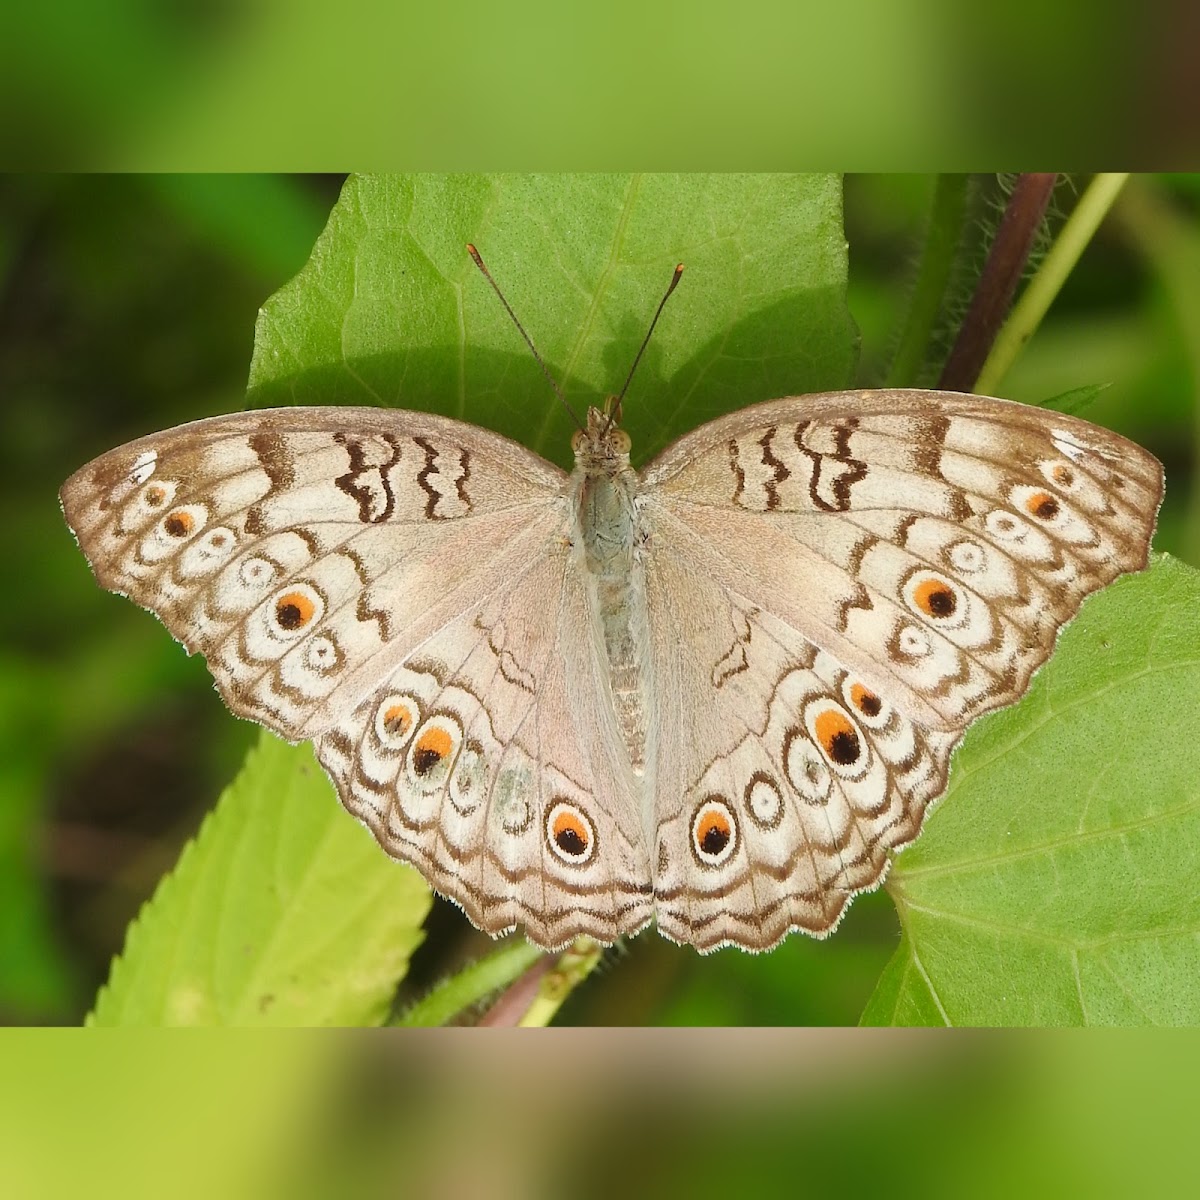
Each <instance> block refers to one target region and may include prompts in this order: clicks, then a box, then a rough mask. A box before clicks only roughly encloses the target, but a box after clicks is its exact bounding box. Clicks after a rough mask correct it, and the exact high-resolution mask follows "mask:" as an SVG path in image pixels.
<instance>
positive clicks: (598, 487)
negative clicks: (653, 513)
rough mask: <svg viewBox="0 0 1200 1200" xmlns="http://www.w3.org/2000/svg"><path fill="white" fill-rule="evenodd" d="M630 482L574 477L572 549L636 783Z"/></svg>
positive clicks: (640, 674) (639, 581)
mask: <svg viewBox="0 0 1200 1200" xmlns="http://www.w3.org/2000/svg"><path fill="white" fill-rule="evenodd" d="M636 487H637V476H636V474H635V473H634V471H633V470H632V469H631V468H630V467H629V465H628V460H627V459H626V460H625V462H624V463H614V464H608V465H607V466H606V468H603V469H599V470H595V469H593V470H588V469H580V470H579V471H578V473H577V476H576V497H577V502H576V510H575V511H576V522H577V529H576V544H577V546H578V550H579V554H580V556H581V559H582V562H583V566H584V569H585V572H586V576H587V579H588V584H589V586H588V596H589V602H590V604H591V607H592V613H593V615H594V617H595V620H596V621H597V623H598V624H599V626H600V630H601V632H602V634H603V638H604V652H605V653H604V656H605V660H606V665H607V667H608V684H609V692H610V695H611V698H612V705H613V713H614V715H615V716H616V720H617V726H618V728H619V729H620V732H621V740H622V742H623V743H624V745H625V749H626V751H627V752H628V754H629V762H630V765H631V766H632V767H633V770H634V772H635V773H636V774H637V775H641V774H642V772H643V771H644V769H645V765H646V698H645V695H644V693H643V687H644V682H645V678H646V673H645V662H646V655H645V647H646V645H647V641H646V625H645V615H646V598H645V585H644V582H643V577H642V573H641V569H640V566H639V565H638V563H637V561H636V558H635V555H634V546H635V543H636V540H637V510H636V507H635V505H634V492H635V489H636Z"/></svg>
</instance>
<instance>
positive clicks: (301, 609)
mask: <svg viewBox="0 0 1200 1200" xmlns="http://www.w3.org/2000/svg"><path fill="white" fill-rule="evenodd" d="M564 478H565V477H564V476H563V475H562V473H561V472H560V471H558V470H557V468H555V467H552V466H551V465H550V464H548V463H546V462H544V461H543V460H542V459H540V458H538V457H537V456H536V455H534V454H532V453H530V452H529V451H527V450H525V449H524V448H523V447H521V446H518V445H516V444H515V443H513V442H510V441H508V440H507V439H506V438H502V437H500V436H499V435H497V434H493V433H489V432H487V431H485V430H481V429H478V428H476V427H474V426H470V425H466V424H463V423H462V422H458V421H453V420H449V419H447V418H443V417H437V416H431V415H429V414H426V413H414V412H402V411H398V410H382V409H352V408H308V409H306V408H289V409H276V410H264V411H259V412H247V413H241V414H238V415H235V416H229V417H217V418H213V419H211V420H205V421H198V422H195V423H194V424H190V425H184V426H181V427H179V428H177V429H172V430H168V431H166V432H164V433H160V434H155V435H152V436H150V437H145V438H141V439H139V440H138V441H135V442H131V443H130V444H128V445H126V446H122V447H120V448H118V449H116V450H113V451H110V452H109V453H107V454H105V455H102V456H101V457H100V458H98V459H96V460H95V461H94V462H92V463H89V464H88V465H87V466H85V467H83V468H82V469H81V470H79V471H78V472H76V473H75V474H74V475H73V476H72V477H71V478H70V479H69V480H67V482H66V483H65V484H64V485H63V488H62V492H61V500H62V505H63V511H64V513H65V515H66V518H67V522H68V524H69V525H70V527H71V529H72V530H73V531H74V533H75V536H76V538H77V539H78V541H79V545H80V548H81V549H82V550H83V552H84V554H85V555H86V556H87V559H88V562H89V563H90V564H91V567H92V570H93V572H94V573H95V575H96V578H97V580H98V581H99V582H100V583H101V584H102V585H103V586H104V587H106V588H109V589H110V590H112V591H116V592H120V593H122V594H125V595H128V596H129V597H131V598H132V599H133V600H135V601H136V602H137V603H138V604H141V605H142V606H143V607H145V608H148V609H150V610H151V611H152V612H154V613H155V614H156V615H157V616H158V617H159V618H160V619H161V620H162V621H163V623H164V624H165V625H166V626H167V628H168V629H169V630H170V631H171V633H172V634H173V635H174V636H175V637H176V638H178V639H179V640H180V641H181V642H182V643H183V644H184V646H186V647H187V649H188V651H189V652H194V651H199V652H200V653H202V654H204V656H205V658H206V659H207V660H208V665H209V669H210V670H211V671H212V673H213V676H214V678H215V679H216V682H217V686H218V688H219V689H220V692H221V694H222V696H223V697H224V699H225V701H226V702H227V703H228V705H229V707H230V708H231V709H233V711H234V712H236V713H238V714H239V715H241V716H245V717H250V718H252V719H254V720H256V721H260V722H261V723H262V724H264V725H266V726H267V727H268V728H270V729H273V730H275V731H276V732H278V733H281V734H283V735H284V736H285V737H287V738H289V739H292V740H299V739H302V738H306V737H311V736H313V735H314V734H316V733H319V732H320V731H321V730H323V729H326V728H328V727H329V726H330V725H331V724H333V722H334V721H335V720H336V719H337V718H338V717H340V716H341V715H342V714H343V713H344V712H346V711H348V710H350V709H351V708H353V707H355V706H356V705H357V704H358V702H359V701H360V700H361V698H362V697H363V695H365V694H367V693H369V692H373V691H374V690H375V688H376V687H377V686H378V684H379V681H380V680H381V679H385V678H386V677H387V676H388V675H389V674H390V673H391V671H392V670H394V669H395V667H396V665H397V664H398V663H399V662H401V661H402V660H403V659H404V658H405V656H406V655H407V654H409V653H411V651H412V649H413V648H414V647H415V646H418V645H419V644H420V643H421V642H422V641H424V640H425V639H426V638H428V637H429V636H431V635H432V634H433V633H435V632H436V631H437V630H438V629H440V628H442V627H443V626H444V625H446V624H447V623H448V622H450V621H451V620H453V618H454V617H455V616H456V615H457V614H458V613H460V612H462V611H463V610H464V609H466V608H467V607H468V606H469V605H471V604H473V603H475V602H477V601H478V600H479V598H480V596H481V595H485V594H488V593H490V592H491V591H493V590H494V589H495V588H496V587H497V586H498V585H499V584H500V583H501V582H502V581H503V580H504V579H506V578H507V577H508V576H509V575H511V573H512V572H513V571H514V570H516V569H517V568H518V567H519V565H520V564H521V563H523V562H527V561H528V560H529V558H530V557H531V556H533V555H536V554H538V553H540V552H541V551H542V548H543V547H544V546H545V545H546V544H547V543H548V542H553V541H554V539H555V538H561V537H562V534H563V532H564V530H565V528H566V522H567V519H568V518H567V509H566V507H565V501H564V500H563V498H562V495H561V492H562V488H563V483H564Z"/></svg>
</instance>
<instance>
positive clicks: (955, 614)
mask: <svg viewBox="0 0 1200 1200" xmlns="http://www.w3.org/2000/svg"><path fill="white" fill-rule="evenodd" d="M642 485H643V492H642V498H641V501H640V503H641V511H642V517H643V521H644V523H645V528H646V529H647V530H648V531H649V552H648V553H647V555H646V563H647V567H646V579H647V582H646V590H647V605H648V610H649V613H650V619H649V625H650V628H651V631H652V635H653V636H652V647H651V658H652V663H651V679H652V686H653V689H654V693H655V695H656V697H658V702H659V703H660V706H661V710H662V712H661V716H662V719H661V720H660V722H659V728H658V730H657V731H656V733H655V735H654V743H653V745H652V746H651V747H650V748H649V749H648V758H649V760H650V763H651V768H650V771H649V772H648V777H649V779H650V780H651V782H650V793H649V794H650V795H651V796H652V797H653V798H654V800H655V803H656V804H657V811H656V824H657V831H658V832H657V839H656V846H655V848H654V852H653V855H652V861H653V862H654V864H655V866H656V875H655V892H656V897H657V904H658V905H659V914H658V920H659V927H660V928H661V929H662V930H663V932H665V933H667V934H668V935H669V936H672V937H675V938H677V939H679V940H681V941H688V942H694V943H696V944H697V945H699V946H701V947H702V948H708V947H711V946H715V945H720V944H722V943H724V942H733V943H735V944H738V945H742V946H745V947H747V948H751V949H762V948H765V947H768V946H770V945H773V944H774V943H775V942H777V941H778V940H779V939H780V938H781V937H782V936H784V935H785V934H786V932H787V931H788V929H789V928H802V929H806V930H808V931H809V932H812V933H816V934H822V933H826V932H828V931H829V930H831V929H832V928H833V927H834V926H835V925H836V922H837V920H838V919H839V917H840V915H841V913H842V911H843V910H844V908H845V905H846V903H847V902H848V900H849V898H850V897H851V896H852V895H853V894H854V893H855V892H857V891H861V890H865V889H868V888H871V887H874V886H877V884H878V883H879V881H880V880H881V878H882V876H883V873H884V871H885V870H886V864H887V858H886V854H887V851H888V850H889V849H892V848H894V847H897V846H900V845H903V844H905V843H906V842H908V841H911V840H912V838H913V837H915V836H916V833H917V832H918V831H919V829H920V823H921V819H922V815H923V813H924V809H925V807H926V806H927V805H928V803H929V802H930V801H931V800H933V799H936V797H937V796H938V795H940V794H941V792H942V791H943V790H944V787H945V780H946V770H947V763H948V759H949V754H950V752H951V750H952V749H953V747H954V745H955V744H956V742H957V741H958V739H959V737H961V734H962V732H963V730H964V729H965V728H966V726H967V725H968V724H969V723H970V722H971V721H972V720H973V719H974V718H975V717H977V716H979V715H980V714H982V713H984V712H987V711H990V710H991V709H994V708H998V707H1000V706H1002V705H1005V704H1009V703H1012V702H1013V701H1014V700H1016V699H1017V698H1018V697H1019V696H1021V695H1022V694H1023V693H1024V691H1025V689H1026V688H1027V687H1028V684H1029V680H1030V678H1031V677H1032V674H1033V672H1034V671H1035V670H1036V669H1037V668H1038V667H1039V666H1040V665H1041V664H1042V663H1043V662H1045V660H1046V659H1047V657H1048V656H1049V654H1050V653H1051V651H1052V649H1053V646H1054V642H1055V638H1056V636H1057V634H1058V631H1059V630H1060V628H1061V627H1062V626H1063V624H1065V623H1066V622H1067V621H1069V620H1070V619H1071V617H1072V616H1074V615H1075V613H1076V612H1077V611H1078V609H1079V605H1080V603H1081V602H1082V599H1083V598H1084V596H1086V595H1087V594H1088V593H1090V592H1092V591H1095V590H1096V589H1097V588H1099V587H1102V586H1104V585H1105V584H1107V583H1109V582H1111V581H1112V580H1113V579H1114V578H1116V577H1117V576H1118V575H1120V574H1122V573H1123V572H1127V571H1133V570H1139V569H1141V568H1142V567H1144V566H1145V564H1146V562H1147V557H1148V553H1149V543H1150V537H1151V534H1152V533H1153V529H1154V522H1155V517H1156V513H1157V510H1158V505H1159V502H1160V500H1161V497H1162V468H1161V466H1160V465H1159V464H1158V462H1157V461H1156V460H1155V459H1154V458H1153V457H1152V456H1151V455H1149V454H1147V453H1146V452H1145V451H1144V450H1142V449H1141V448H1140V447H1137V446H1135V445H1133V444H1132V443H1130V442H1128V441H1126V440H1125V439H1123V438H1121V437H1119V436H1117V435H1115V434H1112V433H1109V432H1107V431H1105V430H1102V429H1098V428H1097V427H1095V426H1093V425H1090V424H1088V423H1087V422H1084V421H1080V420H1078V419H1075V418H1071V417H1066V416H1063V415H1060V414H1058V413H1053V412H1047V411H1043V410H1040V409H1036V408H1030V407H1027V406H1024V405H1018V404H1012V403H1009V402H1006V401H999V400H988V399H986V398H979V397H974V396H965V395H958V394H956V393H929V392H904V391H887V392H867V393H835V394H830V395H824V396H811V397H802V398H794V399H790V400H780V401H772V402H770V403H767V404H763V405H758V406H755V407H753V408H749V409H746V410H743V411H742V412H739V413H735V414H733V415H731V416H730V417H726V418H723V419H720V420H717V421H714V422H712V423H710V424H709V425H706V426H703V427H702V428H701V429H698V430H696V431H695V432H694V433H692V434H689V435H688V436H686V437H684V438H682V439H681V440H680V441H679V442H677V443H676V444H675V445H674V446H673V447H671V448H670V449H668V450H667V451H666V452H665V453H664V454H663V455H662V456H661V457H660V458H659V459H657V460H656V461H655V462H654V463H652V464H651V465H650V466H649V468H647V470H646V471H645V472H644V474H643V478H642ZM683 597H686V598H687V599H686V602H685V604H686V606H684V603H681V598H683ZM689 630H690V631H700V635H701V636H700V637H699V638H697V637H695V636H694V635H693V638H692V641H693V644H695V645H697V647H698V648H701V647H702V648H703V649H702V652H701V653H699V654H697V655H695V656H680V655H679V654H678V652H677V651H675V650H673V647H672V639H673V638H680V637H683V638H685V639H686V637H687V632H688V631H689ZM676 644H677V643H676ZM679 796H683V797H685V798H686V800H685V803H683V804H682V805H681V804H680V803H679V801H678V799H677V798H678V797H679Z"/></svg>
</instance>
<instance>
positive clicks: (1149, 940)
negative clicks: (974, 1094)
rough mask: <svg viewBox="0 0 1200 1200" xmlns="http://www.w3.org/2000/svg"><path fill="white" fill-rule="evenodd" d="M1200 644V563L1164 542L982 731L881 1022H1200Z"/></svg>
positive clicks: (875, 1012)
mask: <svg viewBox="0 0 1200 1200" xmlns="http://www.w3.org/2000/svg"><path fill="white" fill-rule="evenodd" d="M1198 645H1200V573H1197V572H1196V571H1194V570H1193V569H1191V568H1190V567H1187V566H1185V565H1184V564H1182V563H1179V562H1177V561H1175V560H1173V559H1170V558H1165V557H1164V558H1159V559H1156V561H1155V563H1154V565H1153V567H1152V568H1151V569H1150V570H1149V571H1147V572H1144V573H1142V574H1139V575H1134V576H1127V577H1125V578H1124V579H1121V580H1119V581H1118V582H1117V583H1115V584H1113V585H1112V587H1110V588H1109V589H1107V590H1106V591H1104V592H1103V593H1101V594H1100V595H1098V596H1094V597H1092V598H1091V599H1090V600H1088V601H1087V603H1086V604H1085V605H1084V607H1083V609H1082V611H1081V612H1080V614H1079V616H1078V617H1077V618H1076V619H1075V621H1074V622H1072V624H1071V625H1070V626H1069V627H1068V628H1067V630H1066V631H1065V632H1064V633H1063V635H1062V638H1061V642H1060V645H1059V649H1058V651H1057V653H1056V654H1055V655H1054V657H1053V659H1052V660H1051V662H1050V663H1049V664H1048V665H1047V666H1046V667H1045V668H1044V669H1043V670H1042V671H1041V672H1040V673H1039V674H1038V676H1037V678H1036V679H1035V681H1034V684H1033V687H1032V688H1031V689H1030V693H1029V695H1028V697H1027V698H1026V700H1025V701H1024V703H1022V704H1020V705H1018V706H1016V707H1014V708H1011V709H1008V710H1007V711H1005V712H1003V713H998V714H996V715H995V716H993V717H990V718H988V720H986V721H984V722H981V723H980V724H979V725H977V726H975V727H974V728H973V729H972V730H971V731H970V733H969V734H968V736H967V738H966V741H965V743H964V745H963V748H962V750H961V751H960V752H959V753H958V755H957V756H956V758H955V762H954V770H953V772H952V776H951V784H950V788H949V791H948V792H947V794H946V797H945V798H944V799H943V800H942V801H941V803H940V804H939V806H938V808H937V809H936V811H935V812H934V814H933V815H932V817H931V818H930V819H929V821H928V822H927V824H926V828H925V832H924V833H923V834H922V835H921V838H920V840H919V841H918V842H917V843H916V844H915V845H913V846H912V847H910V848H909V849H908V850H905V851H904V852H903V853H902V854H901V855H900V856H899V857H898V859H897V861H896V866H895V868H894V870H893V872H892V874H891V876H890V878H889V880H888V890H889V891H890V892H891V894H892V896H893V898H894V899H895V901H896V905H897V908H898V910H899V912H900V920H901V925H902V927H903V930H904V936H903V940H902V942H901V945H900V947H899V949H898V950H897V951H896V954H895V956H894V957H893V959H892V961H891V963H890V964H889V965H888V968H887V970H886V971H885V972H884V975H883V978H882V979H881V980H880V983H879V986H878V988H877V989H876V992H875V995H874V996H873V997H872V999H871V1001H870V1003H869V1004H868V1006H867V1009H866V1012H865V1013H864V1015H863V1022H864V1023H865V1024H947V1025H1074V1024H1087V1025H1112V1024H1116V1025H1127V1024H1142V1023H1151V1024H1193V1025H1194V1024H1197V1023H1200V992H1198V991H1197V989H1196V978H1197V973H1198V972H1200V948H1198V947H1200V893H1198V891H1197V887H1196V880H1197V879H1198V878H1200V660H1198V659H1197V651H1196V648H1197V646H1198Z"/></svg>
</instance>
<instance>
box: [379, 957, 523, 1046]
mask: <svg viewBox="0 0 1200 1200" xmlns="http://www.w3.org/2000/svg"><path fill="white" fill-rule="evenodd" d="M544 953H545V952H544V951H542V950H539V949H538V948H537V947H536V946H531V945H530V944H529V943H528V942H527V941H526V940H525V939H524V938H523V937H514V938H510V939H509V940H508V941H507V942H504V943H503V944H502V945H500V946H499V947H498V948H497V949H496V950H493V951H492V953H491V954H488V955H486V956H485V957H483V958H481V959H478V960H477V961H475V962H473V963H472V964H471V965H470V966H468V967H464V968H463V970H461V971H459V972H458V974H457V975H452V976H450V978H449V979H445V980H443V981H442V982H441V983H439V984H438V985H437V986H436V987H435V988H434V989H433V991H431V992H430V993H429V994H428V995H427V996H425V997H424V998H423V999H421V1000H418V1001H417V1002H416V1003H415V1004H414V1005H413V1006H412V1007H411V1008H409V1009H408V1010H407V1011H406V1012H405V1013H404V1014H403V1015H402V1016H400V1017H399V1018H398V1019H396V1020H394V1021H393V1022H391V1023H392V1024H393V1025H399V1026H403V1027H407V1026H430V1025H445V1024H446V1023H447V1022H449V1021H451V1020H453V1019H454V1018H455V1017H457V1016H458V1015H459V1013H461V1012H464V1011H466V1010H467V1009H468V1008H470V1007H471V1006H472V1005H475V1004H479V1003H480V1002H481V1001H483V1000H486V999H487V998H488V997H490V996H492V995H494V994H495V993H496V992H498V991H500V990H501V989H502V988H506V987H508V986H509V985H510V984H511V983H512V982H513V981H514V980H515V979H517V978H518V977H519V976H521V975H522V974H524V972H525V971H527V970H528V969H529V968H530V967H531V966H533V964H534V963H536V962H537V961H538V959H539V958H541V957H542V956H543V954H544Z"/></svg>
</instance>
